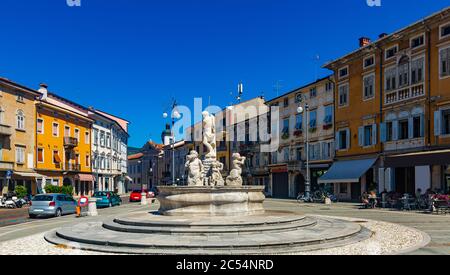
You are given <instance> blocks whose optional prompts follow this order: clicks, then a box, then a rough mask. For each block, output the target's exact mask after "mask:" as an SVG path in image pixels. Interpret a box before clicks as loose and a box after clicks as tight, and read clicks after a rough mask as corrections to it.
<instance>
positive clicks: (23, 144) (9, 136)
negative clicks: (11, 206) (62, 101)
mask: <svg viewBox="0 0 450 275" xmlns="http://www.w3.org/2000/svg"><path fill="white" fill-rule="evenodd" d="M37 96H38V93H37V92H36V91H34V90H31V89H29V88H26V87H23V86H21V85H19V84H17V83H14V82H12V81H10V80H7V79H4V78H0V195H2V194H3V193H5V192H8V191H14V189H15V187H16V186H17V185H23V186H25V187H26V188H27V190H28V193H30V194H35V193H36V191H37V190H36V180H37V178H38V177H39V175H37V174H36V173H34V170H33V168H34V154H33V153H34V133H35V130H34V129H35V105H34V102H35V98H36V97H37ZM7 174H9V175H11V177H9V176H7Z"/></svg>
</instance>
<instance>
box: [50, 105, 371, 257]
mask: <svg viewBox="0 0 450 275" xmlns="http://www.w3.org/2000/svg"><path fill="white" fill-rule="evenodd" d="M203 145H204V146H205V148H206V149H207V152H206V154H205V159H204V160H203V161H201V160H200V158H199V154H198V153H197V152H196V151H191V152H190V153H189V155H188V156H187V157H186V169H187V171H188V186H180V187H178V186H165V187H159V191H160V194H159V196H158V200H159V202H160V208H159V211H158V212H157V213H148V212H140V213H139V212H138V213H131V214H129V215H127V216H125V217H118V218H115V219H112V220H107V221H105V222H96V223H85V224H79V225H75V226H71V227H65V228H60V229H57V230H55V231H52V232H49V233H48V234H47V235H46V236H45V239H46V240H47V241H48V242H50V243H52V244H56V245H63V246H66V247H75V248H82V249H86V250H92V251H100V252H107V253H129V254H169V255H186V254H194V255H215V254H219V255H223V254H239V255H245V254H250V255H255V254H296V253H301V252H305V251H311V250H316V249H323V248H330V247H336V246H344V245H348V244H352V243H355V242H360V241H362V240H365V239H368V238H369V237H370V235H371V232H370V231H369V230H367V229H366V228H364V227H362V226H361V225H359V224H357V223H353V222H348V221H344V220H339V219H333V218H325V217H306V216H301V215H296V214H293V213H290V212H276V211H265V210H264V206H263V203H264V200H265V195H264V187H260V186H243V181H242V167H243V165H244V163H245V157H242V156H240V155H239V154H233V157H232V167H231V168H232V169H231V171H230V174H229V176H228V177H226V179H224V178H223V177H222V173H221V171H222V170H223V164H222V163H220V162H219V161H217V155H216V134H215V118H214V116H213V115H210V114H209V113H207V112H204V113H203ZM275 184H276V183H275Z"/></svg>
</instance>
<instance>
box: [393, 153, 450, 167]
mask: <svg viewBox="0 0 450 275" xmlns="http://www.w3.org/2000/svg"><path fill="white" fill-rule="evenodd" d="M430 165H450V150H438V151H428V152H417V153H409V154H402V155H393V156H386V158H385V161H384V166H385V167H390V168H406V167H414V166H430Z"/></svg>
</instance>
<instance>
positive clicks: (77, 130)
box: [73, 129, 80, 141]
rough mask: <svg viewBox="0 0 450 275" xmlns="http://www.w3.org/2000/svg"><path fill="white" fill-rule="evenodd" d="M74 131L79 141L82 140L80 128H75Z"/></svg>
mask: <svg viewBox="0 0 450 275" xmlns="http://www.w3.org/2000/svg"><path fill="white" fill-rule="evenodd" d="M73 131H74V135H75V138H76V139H77V140H78V141H79V140H80V129H75V130H73Z"/></svg>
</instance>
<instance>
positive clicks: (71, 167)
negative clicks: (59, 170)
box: [64, 162, 81, 172]
mask: <svg viewBox="0 0 450 275" xmlns="http://www.w3.org/2000/svg"><path fill="white" fill-rule="evenodd" d="M64 167H65V169H64V170H66V171H69V172H79V171H81V165H80V164H77V163H70V162H69V163H66V164H65V165H64Z"/></svg>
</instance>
